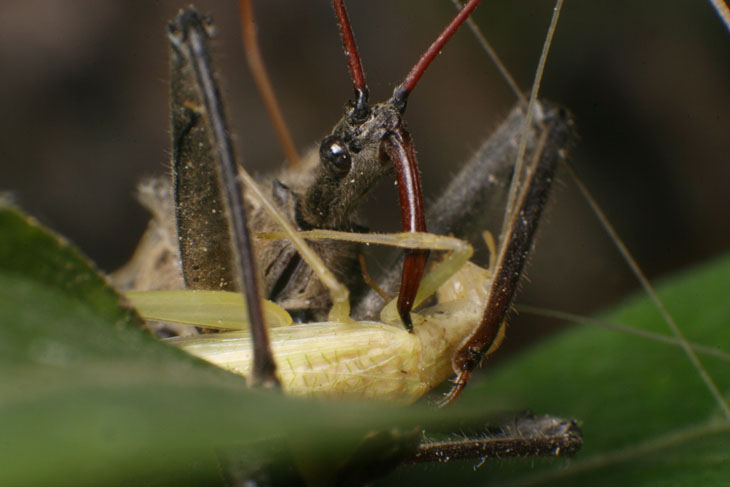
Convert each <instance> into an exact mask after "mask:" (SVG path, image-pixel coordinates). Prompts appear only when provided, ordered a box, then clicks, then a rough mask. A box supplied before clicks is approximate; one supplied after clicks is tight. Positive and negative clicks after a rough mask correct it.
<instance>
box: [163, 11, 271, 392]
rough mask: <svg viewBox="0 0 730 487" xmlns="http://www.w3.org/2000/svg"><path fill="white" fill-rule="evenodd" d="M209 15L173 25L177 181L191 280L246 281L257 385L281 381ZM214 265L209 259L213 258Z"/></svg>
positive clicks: (191, 15)
mask: <svg viewBox="0 0 730 487" xmlns="http://www.w3.org/2000/svg"><path fill="white" fill-rule="evenodd" d="M208 27H209V23H208V21H207V19H205V18H203V17H201V16H200V15H199V14H198V13H197V12H196V11H195V10H194V9H192V8H188V9H185V10H182V11H181V12H180V14H179V15H178V16H177V18H176V19H175V20H174V21H173V22H172V23H171V24H170V26H169V29H168V37H169V40H170V47H171V62H170V72H171V76H170V79H171V81H170V88H171V89H170V92H171V98H170V99H171V102H170V108H171V113H172V135H173V149H172V152H173V155H172V160H173V185H174V193H175V205H176V218H177V227H178V232H179V241H180V254H181V259H182V263H183V275H184V278H185V282H186V284H187V285H188V287H191V288H199V289H200V288H203V289H206V288H208V289H233V288H238V289H239V290H240V291H241V292H242V293H243V294H244V296H245V298H246V302H247V304H248V306H247V310H248V315H249V322H250V324H251V334H252V336H253V337H254V343H255V347H254V366H253V369H252V374H251V377H250V381H251V382H252V383H253V384H255V385H265V386H273V385H278V379H277V378H276V364H275V362H274V359H273V356H272V353H271V348H270V345H269V340H268V335H267V333H266V328H265V327H264V320H263V309H262V301H261V296H260V294H259V285H258V276H257V271H256V264H255V262H254V256H253V247H252V245H251V238H250V235H249V230H248V224H247V216H246V211H245V208H244V198H243V188H242V186H241V182H240V181H239V179H238V177H237V164H236V161H235V156H234V154H233V144H232V142H231V139H230V136H229V131H228V128H227V123H226V119H225V114H224V111H223V103H222V101H221V97H220V93H219V89H218V85H217V81H216V79H215V74H214V70H213V66H212V62H211V59H210V55H209V52H208V41H209V38H210V32H209V30H208ZM206 264H207V265H206Z"/></svg>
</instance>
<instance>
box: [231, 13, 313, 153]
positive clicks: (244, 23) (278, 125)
mask: <svg viewBox="0 0 730 487" xmlns="http://www.w3.org/2000/svg"><path fill="white" fill-rule="evenodd" d="M239 5H240V8H241V35H242V37H243V49H244V52H245V53H246V60H247V61H248V67H249V69H251V74H252V75H253V78H254V80H255V81H256V87H257V88H258V90H259V94H260V95H261V99H262V100H263V101H264V104H265V105H266V111H267V112H268V113H269V118H271V123H272V124H273V125H274V130H275V131H276V136H277V137H278V138H279V142H280V143H281V147H282V148H283V149H284V154H285V155H286V158H287V160H288V161H289V165H290V166H296V165H297V164H299V154H298V153H297V148H296V146H295V145H294V140H293V139H292V136H291V132H290V131H289V127H287V125H286V120H284V115H283V114H282V112H281V107H280V106H279V102H278V100H277V99H276V93H274V88H273V85H272V84H271V80H270V79H269V75H268V74H267V72H266V65H265V64H264V61H263V58H262V56H261V50H260V49H259V43H258V39H257V37H256V23H255V21H254V18H253V7H252V6H251V0H240V1H239Z"/></svg>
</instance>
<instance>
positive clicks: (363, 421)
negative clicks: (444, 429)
mask: <svg viewBox="0 0 730 487" xmlns="http://www.w3.org/2000/svg"><path fill="white" fill-rule="evenodd" d="M433 417H434V412H433V411H430V410H427V409H426V408H417V409H411V410H405V409H396V408H386V407H377V408H376V407H373V406H362V405H355V404H344V405H343V404H332V403H325V402H314V401H304V400H294V399H291V398H286V397H283V396H281V395H280V394H277V393H272V392H268V393H267V392H262V391H252V390H249V389H247V388H246V383H245V380H244V379H243V378H241V377H239V376H236V375H233V374H230V373H228V372H225V371H223V370H221V369H218V368H216V367H214V366H212V365H210V364H207V363H205V362H203V361H200V360H198V359H196V358H194V357H192V356H190V355H188V354H186V353H184V352H182V351H180V350H178V349H176V348H174V347H171V346H168V345H166V344H164V343H161V342H159V341H158V340H156V339H154V338H153V337H152V336H151V335H149V334H148V333H147V332H145V331H144V330H143V329H142V327H141V322H140V319H139V318H138V317H137V315H136V314H135V313H134V312H133V311H131V310H129V309H128V308H125V307H124V306H122V298H121V297H120V295H119V294H117V293H116V291H114V290H113V289H112V288H111V287H109V286H107V284H106V283H105V281H104V279H103V277H102V276H100V275H99V274H98V273H97V272H96V271H95V270H94V269H93V267H92V266H91V265H90V264H89V263H88V262H87V261H86V259H84V258H83V257H82V256H80V255H79V253H78V252H77V251H76V250H75V249H73V248H72V247H71V246H70V245H68V243H66V242H64V241H63V240H62V239H60V238H58V237H56V236H54V235H52V234H50V233H49V232H47V231H45V230H44V229H42V228H41V227H39V226H38V225H37V223H35V222H34V221H33V220H31V219H28V218H26V217H25V216H23V215H22V214H20V213H19V212H18V211H16V210H13V209H11V208H8V207H0V418H1V419H0V485H3V486H5V485H18V484H22V485H48V484H73V485H99V484H104V485H108V484H139V483H144V484H154V483H161V484H166V485H168V484H195V485H199V484H201V483H211V482H212V483H219V482H220V473H219V465H218V458H217V453H218V452H221V451H223V450H226V449H227V448H238V447H245V446H246V445H251V444H255V445H259V444H260V442H261V441H262V440H271V439H273V440H277V439H278V440H279V441H281V440H282V438H286V439H287V441H288V442H290V443H289V444H293V445H297V448H298V449H302V450H306V451H308V452H310V453H309V456H310V457H312V458H310V459H308V464H307V465H306V467H307V468H308V469H309V471H310V475H315V476H318V475H321V474H320V472H319V471H320V470H326V469H327V468H329V469H330V470H332V465H333V464H337V463H338V462H342V461H344V460H345V459H347V458H348V456H349V452H350V451H351V450H352V449H353V448H354V447H355V446H356V445H357V443H358V442H360V441H361V439H362V437H363V435H364V434H365V433H367V432H370V431H373V430H379V429H382V428H388V427H390V426H392V425H393V424H394V423H396V422H398V423H399V424H402V425H411V426H413V425H416V424H418V423H421V422H428V421H432V420H433ZM318 452H322V453H323V454H324V455H325V456H318V455H317V453H318ZM337 455H340V456H339V457H338V456H337ZM317 462H323V465H318V464H317ZM311 472H314V473H311Z"/></svg>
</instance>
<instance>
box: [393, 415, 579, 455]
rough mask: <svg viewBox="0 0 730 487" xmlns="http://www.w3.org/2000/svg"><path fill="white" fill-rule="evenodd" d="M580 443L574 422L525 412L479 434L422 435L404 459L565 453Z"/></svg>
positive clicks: (577, 428) (572, 453)
mask: <svg viewBox="0 0 730 487" xmlns="http://www.w3.org/2000/svg"><path fill="white" fill-rule="evenodd" d="M582 446H583V433H582V432H581V430H580V427H579V426H578V424H577V422H576V421H575V420H570V419H562V418H556V417H554V416H548V415H545V416H536V415H534V414H529V413H528V414H526V415H524V416H521V417H519V418H516V419H514V420H511V421H509V422H507V423H505V424H504V425H502V426H499V427H487V428H486V431H485V432H483V433H481V434H475V435H465V436H463V437H461V438H456V439H445V440H434V439H428V438H427V439H425V440H424V441H423V442H422V443H421V445H420V446H419V448H418V452H417V453H416V454H415V455H413V456H412V457H411V458H409V459H407V460H406V463H421V462H449V461H453V460H472V459H482V460H486V459H488V458H507V457H535V456H551V457H569V456H572V455H574V454H575V453H577V452H578V450H580V448H581V447H582Z"/></svg>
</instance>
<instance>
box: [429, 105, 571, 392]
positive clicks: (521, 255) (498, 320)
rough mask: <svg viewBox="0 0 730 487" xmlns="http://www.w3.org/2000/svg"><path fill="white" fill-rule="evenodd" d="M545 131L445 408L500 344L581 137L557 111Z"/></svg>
mask: <svg viewBox="0 0 730 487" xmlns="http://www.w3.org/2000/svg"><path fill="white" fill-rule="evenodd" d="M543 125H544V126H545V131H544V132H543V133H542V134H541V137H540V140H539V143H538V146H537V150H536V151H535V157H533V160H532V162H531V163H530V165H529V166H528V167H527V168H526V176H525V177H524V179H520V180H521V181H522V183H521V184H522V186H521V189H520V191H519V193H518V199H517V201H516V206H515V211H514V212H513V213H512V214H511V215H510V216H509V219H508V221H507V222H506V224H505V230H504V233H503V234H502V235H501V237H500V241H501V243H500V248H499V253H498V256H497V261H496V265H495V270H494V276H493V279H492V283H491V287H490V291H489V297H488V299H487V304H486V307H485V309H484V313H483V315H482V321H481V323H480V324H479V326H478V327H477V328H476V329H475V330H474V332H473V333H472V334H471V335H470V336H468V337H467V338H466V339H465V340H464V342H463V343H462V344H461V347H460V348H459V350H457V351H456V353H455V354H454V357H453V359H452V366H453V368H454V371H455V372H457V378H456V381H455V383H454V386H453V387H452V389H451V391H450V392H449V394H448V395H447V396H446V397H445V398H444V400H443V401H442V403H441V405H445V404H449V403H450V402H452V401H454V400H455V399H456V398H458V397H459V395H460V394H461V392H462V391H463V389H464V387H465V386H466V383H467V381H468V379H469V377H470V376H471V371H472V370H473V369H474V368H476V367H477V366H478V365H479V363H480V362H481V359H482V358H483V357H484V355H485V354H486V353H487V351H488V350H489V349H490V347H491V346H492V344H493V343H494V341H495V340H496V339H497V337H498V334H499V331H500V329H501V327H502V326H503V322H504V320H505V319H506V317H507V314H508V312H509V310H510V308H511V306H512V300H513V298H514V295H515V292H516V291H517V286H518V284H519V281H520V279H521V277H522V270H523V268H524V265H525V262H526V261H527V256H528V254H529V252H530V249H531V247H532V240H533V237H534V235H535V232H536V231H537V226H538V223H539V221H540V216H541V214H542V210H543V208H544V206H545V203H546V202H547V198H548V194H549V191H550V187H551V185H552V181H553V178H554V174H555V170H556V168H557V167H558V164H559V163H560V161H561V160H563V159H564V158H565V156H566V150H565V148H566V147H567V146H569V145H570V143H571V141H572V139H573V138H574V137H575V133H574V129H573V124H572V122H571V120H570V117H569V115H568V114H567V112H565V110H562V109H557V110H556V111H555V112H553V115H552V116H551V117H546V118H545V120H544V121H543ZM517 176H518V175H515V176H514V177H517Z"/></svg>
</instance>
